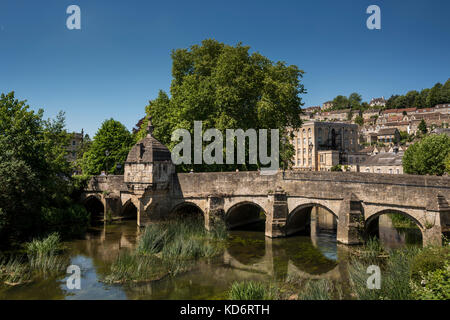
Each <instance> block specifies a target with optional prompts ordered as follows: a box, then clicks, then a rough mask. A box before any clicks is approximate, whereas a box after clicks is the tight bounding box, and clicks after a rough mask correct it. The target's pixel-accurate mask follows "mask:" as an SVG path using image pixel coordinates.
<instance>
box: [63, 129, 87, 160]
mask: <svg viewBox="0 0 450 320" xmlns="http://www.w3.org/2000/svg"><path fill="white" fill-rule="evenodd" d="M83 138H84V132H83V130H81V133H78V132H73V133H72V135H71V137H70V142H69V145H68V146H67V151H68V153H67V160H68V161H70V162H74V161H76V160H77V152H78V150H79V148H80V147H81V145H82V144H83Z"/></svg>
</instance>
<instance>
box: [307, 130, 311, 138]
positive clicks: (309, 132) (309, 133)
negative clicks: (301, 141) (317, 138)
mask: <svg viewBox="0 0 450 320" xmlns="http://www.w3.org/2000/svg"><path fill="white" fill-rule="evenodd" d="M310 136H311V128H308V137H310Z"/></svg>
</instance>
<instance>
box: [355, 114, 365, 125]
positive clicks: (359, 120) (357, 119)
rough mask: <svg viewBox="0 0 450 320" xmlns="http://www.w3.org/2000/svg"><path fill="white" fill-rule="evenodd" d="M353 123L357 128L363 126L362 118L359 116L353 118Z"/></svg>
mask: <svg viewBox="0 0 450 320" xmlns="http://www.w3.org/2000/svg"><path fill="white" fill-rule="evenodd" d="M355 123H356V124H357V125H359V126H363V125H364V118H363V117H361V116H359V115H358V116H356V117H355Z"/></svg>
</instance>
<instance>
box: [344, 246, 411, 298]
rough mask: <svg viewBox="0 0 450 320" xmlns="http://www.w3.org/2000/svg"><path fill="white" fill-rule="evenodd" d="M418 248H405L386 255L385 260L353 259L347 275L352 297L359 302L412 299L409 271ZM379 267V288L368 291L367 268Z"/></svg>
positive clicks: (370, 257) (371, 257)
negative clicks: (371, 266) (352, 293)
mask: <svg viewBox="0 0 450 320" xmlns="http://www.w3.org/2000/svg"><path fill="white" fill-rule="evenodd" d="M418 250H419V249H418V248H415V247H407V248H404V249H399V250H394V251H391V252H389V253H388V257H387V258H385V259H377V258H376V257H374V256H369V257H366V258H363V259H353V260H352V261H351V263H350V268H349V275H350V280H351V287H352V291H353V292H354V295H355V296H356V298H357V299H360V300H409V299H412V289H411V286H410V270H411V265H412V261H413V259H414V257H415V255H417V253H418ZM370 265H375V266H379V267H380V270H381V288H380V289H369V288H368V286H367V279H368V277H369V274H368V273H367V268H368V267H369V266H370Z"/></svg>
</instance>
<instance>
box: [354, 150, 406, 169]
mask: <svg viewBox="0 0 450 320" xmlns="http://www.w3.org/2000/svg"><path fill="white" fill-rule="evenodd" d="M403 154H404V153H403V152H401V151H400V152H398V153H394V152H383V153H378V154H376V155H373V156H370V157H368V158H367V159H366V160H365V161H364V162H363V163H361V166H401V165H402V159H403Z"/></svg>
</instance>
